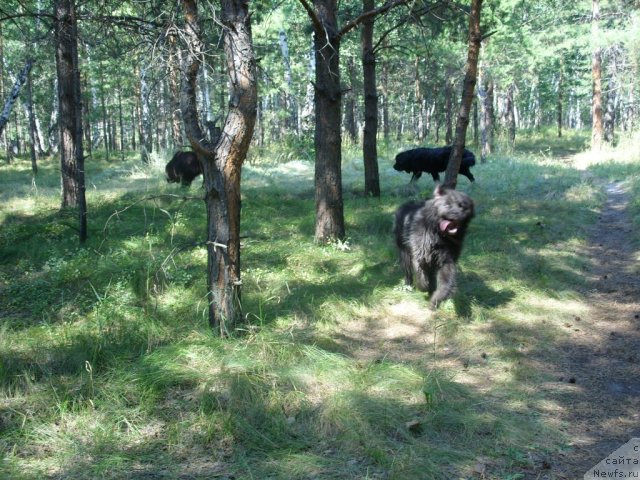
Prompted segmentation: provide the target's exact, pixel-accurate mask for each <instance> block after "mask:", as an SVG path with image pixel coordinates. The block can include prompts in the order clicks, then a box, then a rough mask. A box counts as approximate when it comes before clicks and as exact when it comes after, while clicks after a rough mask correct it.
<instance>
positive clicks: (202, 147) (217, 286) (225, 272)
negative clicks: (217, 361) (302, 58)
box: [180, 0, 258, 336]
mask: <svg viewBox="0 0 640 480" xmlns="http://www.w3.org/2000/svg"><path fill="white" fill-rule="evenodd" d="M221 3H222V15H221V21H222V25H223V28H224V51H225V56H226V61H227V74H228V79H229V82H228V83H229V112H228V114H227V118H226V120H225V123H224V128H223V131H222V135H221V136H220V137H219V138H218V139H212V141H211V142H209V141H208V140H207V139H206V136H205V135H204V133H203V132H202V130H201V128H200V125H199V122H198V112H197V106H196V80H197V77H198V69H199V68H200V64H201V62H202V56H203V50H204V48H203V44H202V41H201V40H200V27H199V25H198V10H197V4H196V1H195V0H184V1H183V7H184V12H185V19H186V25H185V36H186V38H187V41H188V45H187V48H186V49H185V64H184V72H183V74H184V75H185V78H184V81H183V82H182V90H181V96H180V105H181V109H182V116H183V120H184V124H185V131H186V134H187V138H188V139H189V142H190V144H191V147H192V148H193V150H194V151H195V152H196V154H197V156H198V158H199V159H200V161H201V162H202V166H203V170H204V189H205V203H206V209H207V255H208V262H207V288H208V292H207V299H208V302H209V324H210V325H211V327H212V328H214V329H215V330H217V331H218V332H219V333H220V335H221V336H225V335H228V334H229V332H230V331H231V330H233V328H234V325H235V324H236V323H237V322H238V321H239V320H240V319H241V317H242V312H241V304H240V286H241V282H240V175H241V169H242V163H243V162H244V159H245V157H246V154H247V150H248V149H249V142H250V141H251V137H252V135H253V130H254V127H255V121H256V112H257V103H258V97H257V89H256V83H257V82H256V63H255V57H254V53H253V45H252V38H251V26H250V19H249V13H248V0H222V2H221Z"/></svg>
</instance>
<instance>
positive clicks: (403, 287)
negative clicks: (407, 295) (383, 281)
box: [394, 283, 414, 292]
mask: <svg viewBox="0 0 640 480" xmlns="http://www.w3.org/2000/svg"><path fill="white" fill-rule="evenodd" d="M394 290H395V291H397V292H413V290H414V288H413V287H412V286H411V285H407V284H405V283H403V284H402V285H398V286H397V287H394Z"/></svg>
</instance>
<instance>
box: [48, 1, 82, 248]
mask: <svg viewBox="0 0 640 480" xmlns="http://www.w3.org/2000/svg"><path fill="white" fill-rule="evenodd" d="M54 9H55V12H54V18H55V27H56V28H55V33H56V67H57V74H58V99H59V100H58V101H59V106H60V116H59V117H60V118H59V125H60V162H61V173H62V207H63V208H64V207H78V211H79V214H80V228H79V232H80V235H79V237H80V242H84V241H85V240H86V238H87V205H86V200H85V183H84V151H83V147H82V100H81V98H82V97H81V95H80V71H79V62H78V30H77V22H76V13H75V4H74V2H73V0H57V1H56V3H55V5H54Z"/></svg>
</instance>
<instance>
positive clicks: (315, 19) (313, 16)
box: [299, 0, 323, 32]
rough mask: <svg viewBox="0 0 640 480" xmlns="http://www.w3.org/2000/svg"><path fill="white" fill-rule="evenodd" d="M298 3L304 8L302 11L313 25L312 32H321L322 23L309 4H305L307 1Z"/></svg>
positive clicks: (302, 0) (301, 0)
mask: <svg viewBox="0 0 640 480" xmlns="http://www.w3.org/2000/svg"><path fill="white" fill-rule="evenodd" d="M299 1H300V3H301V4H302V6H303V7H304V9H305V10H306V11H307V14H308V15H309V18H311V22H312V23H313V26H314V30H316V31H317V32H320V31H322V29H323V27H322V22H321V21H320V19H319V18H318V15H317V13H316V11H315V10H314V9H313V7H312V6H311V5H309V2H307V0H299Z"/></svg>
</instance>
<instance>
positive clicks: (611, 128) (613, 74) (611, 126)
mask: <svg viewBox="0 0 640 480" xmlns="http://www.w3.org/2000/svg"><path fill="white" fill-rule="evenodd" d="M617 56H618V49H617V47H613V48H612V49H611V57H610V61H609V69H608V70H609V71H608V77H609V82H608V85H607V100H606V106H605V112H604V141H605V142H607V143H608V144H610V145H613V143H614V140H615V124H616V109H617V104H618V81H617V76H618V75H617V74H618V69H617Z"/></svg>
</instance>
